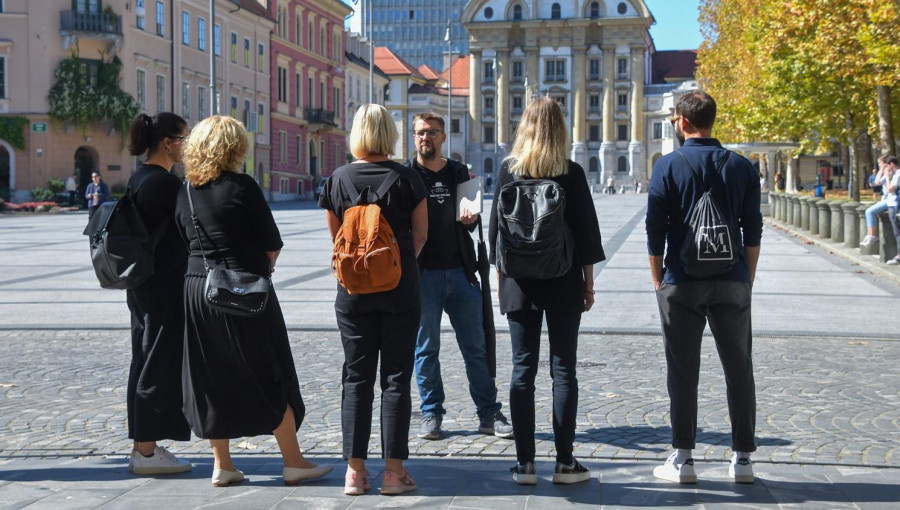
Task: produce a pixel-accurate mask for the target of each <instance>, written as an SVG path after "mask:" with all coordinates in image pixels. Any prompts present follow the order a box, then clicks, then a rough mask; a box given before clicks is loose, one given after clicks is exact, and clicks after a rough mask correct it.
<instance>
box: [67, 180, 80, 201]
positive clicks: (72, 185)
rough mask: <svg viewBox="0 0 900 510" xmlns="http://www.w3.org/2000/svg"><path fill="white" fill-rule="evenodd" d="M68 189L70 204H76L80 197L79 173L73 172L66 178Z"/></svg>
mask: <svg viewBox="0 0 900 510" xmlns="http://www.w3.org/2000/svg"><path fill="white" fill-rule="evenodd" d="M66 191H68V192H69V206H73V205H75V201H76V200H77V199H78V175H77V174H72V175H70V176H69V177H67V178H66Z"/></svg>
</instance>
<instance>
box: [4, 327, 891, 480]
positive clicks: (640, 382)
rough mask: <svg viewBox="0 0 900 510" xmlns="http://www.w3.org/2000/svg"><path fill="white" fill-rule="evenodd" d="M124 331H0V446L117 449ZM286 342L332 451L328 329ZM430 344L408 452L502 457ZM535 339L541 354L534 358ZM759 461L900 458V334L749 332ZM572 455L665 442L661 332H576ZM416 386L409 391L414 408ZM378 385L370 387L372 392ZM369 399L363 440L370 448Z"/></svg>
mask: <svg viewBox="0 0 900 510" xmlns="http://www.w3.org/2000/svg"><path fill="white" fill-rule="evenodd" d="M127 335H128V332H126V331H102V332H86V331H0V423H2V426H3V428H4V429H5V431H4V433H3V434H0V457H7V458H18V457H54V456H82V455H101V454H110V455H124V454H126V453H128V452H129V451H130V448H131V445H130V441H129V440H128V439H127V438H126V435H127V428H126V423H125V419H126V418H125V416H126V414H125V384H126V378H127V371H128V362H129V348H128V344H129V342H128V340H127ZM291 341H292V348H293V352H294V357H295V360H296V364H297V369H298V375H299V379H300V383H301V391H302V392H303V398H304V401H305V403H306V405H307V417H306V420H305V422H304V423H303V426H302V427H301V429H300V433H299V437H300V441H301V446H302V447H303V448H304V449H305V450H307V451H309V452H311V453H317V454H328V455H339V454H340V450H341V448H340V446H341V445H340V441H341V435H340V426H341V424H340V372H341V370H340V369H341V362H342V353H341V348H340V341H339V337H338V334H337V332H329V331H325V332H293V333H291ZM442 344H443V346H444V353H443V355H442V364H443V375H444V382H445V386H446V388H445V389H446V392H447V402H446V404H445V407H446V408H447V409H448V414H447V416H445V419H444V438H443V439H441V440H438V441H425V440H421V439H418V438H416V437H415V436H414V433H415V430H416V425H417V423H416V422H417V419H418V414H417V413H415V412H414V415H413V424H412V427H411V432H412V433H413V435H412V436H411V438H410V450H411V453H412V454H413V455H442V456H445V455H450V456H484V457H493V456H498V457H503V458H506V457H509V458H513V457H514V455H515V447H514V445H513V442H512V441H510V440H503V439H499V438H494V437H487V436H483V435H480V434H478V433H477V432H475V431H476V429H477V418H476V416H475V408H474V405H473V404H472V402H471V399H470V397H469V395H468V388H467V383H466V379H465V375H464V369H463V364H462V358H461V356H460V355H459V352H458V350H457V349H456V347H455V341H454V339H453V338H452V336H448V335H445V338H444V341H443V342H442ZM544 344H545V349H544V351H545V352H544V353H543V354H542V357H543V359H546V340H545V342H544ZM508 345H509V339H508V336H503V335H501V336H500V337H499V338H498V370H497V372H498V379H497V382H498V388H499V395H500V398H501V400H502V402H503V404H504V411H505V412H506V413H507V414H509V412H508V405H507V397H506V395H507V389H508V381H509V374H510V372H511V367H510V363H509V348H508ZM754 348H755V370H756V382H757V393H758V420H757V423H758V425H757V436H758V442H759V451H758V453H757V454H756V456H755V459H756V460H757V461H766V460H769V461H773V462H802V463H819V464H839V465H866V466H891V467H900V455H898V452H897V445H898V444H900V406H898V404H900V376H898V372H897V369H896V368H897V366H898V364H900V342H897V341H872V340H867V341H860V340H852V339H840V338H827V339H810V338H775V339H771V338H762V339H760V338H757V339H756V341H755V346H754ZM579 359H580V360H581V361H582V365H583V366H582V368H580V369H579V372H578V379H579V381H580V401H579V408H578V409H579V414H578V429H577V431H578V433H577V436H576V445H575V455H576V456H578V457H583V458H591V457H593V458H606V459H635V460H640V459H660V458H663V457H665V456H666V454H667V452H668V448H669V446H668V443H669V434H670V431H669V428H668V398H667V395H666V386H665V361H664V356H663V349H662V341H661V339H659V338H658V337H654V336H614V335H583V336H582V337H581V347H580V349H579ZM417 398H418V396H417V394H416V392H415V391H413V408H414V409H417V403H418V400H417ZM376 399H377V394H376ZM536 405H537V417H538V423H537V440H538V444H537V452H538V455H539V456H551V457H552V455H553V450H554V449H553V437H552V427H551V417H550V414H551V398H550V381H549V371H548V369H547V367H546V364H542V368H541V371H540V373H539V377H538V388H537V392H536ZM377 415H378V402H377V400H376V402H375V418H374V422H375V424H376V426H375V427H373V436H372V439H371V442H370V445H371V446H370V448H371V450H370V452H371V456H373V457H376V456H378V455H379V442H380V441H379V430H378V426H377V423H378V416H377ZM699 428H700V431H699V433H698V445H697V446H698V448H697V450H695V454H694V456H695V457H698V458H703V459H706V460H724V459H726V458H728V457H729V456H730V450H729V445H730V443H731V439H730V426H729V423H728V413H727V406H726V403H725V392H724V379H723V376H722V371H721V368H720V365H719V362H718V358H717V356H716V353H715V347H714V345H713V341H712V339H711V338H708V339H705V340H704V348H703V362H702V374H701V387H700V402H699ZM172 449H173V450H174V451H176V452H182V453H191V454H194V453H197V454H208V453H209V449H208V443H206V442H205V441H202V440H199V439H196V438H195V439H194V440H192V441H191V442H185V443H175V444H173V445H172ZM233 449H234V451H235V453H237V454H266V455H275V454H277V452H278V450H277V445H276V443H275V441H274V439H273V438H272V437H271V436H259V437H254V438H244V439H239V440H235V441H234V442H233Z"/></svg>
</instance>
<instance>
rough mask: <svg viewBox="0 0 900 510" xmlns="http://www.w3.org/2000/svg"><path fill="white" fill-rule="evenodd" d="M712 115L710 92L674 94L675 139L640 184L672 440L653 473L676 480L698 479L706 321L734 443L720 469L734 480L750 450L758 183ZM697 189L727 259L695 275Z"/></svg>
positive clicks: (746, 476) (745, 477) (748, 468)
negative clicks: (713, 209) (690, 243)
mask: <svg viewBox="0 0 900 510" xmlns="http://www.w3.org/2000/svg"><path fill="white" fill-rule="evenodd" d="M715 119H716V102H715V100H713V98H712V97H710V96H709V94H706V93H705V92H702V91H700V90H691V91H688V92H686V93H685V94H684V95H682V96H681V97H679V98H678V100H677V101H676V103H675V115H674V116H673V117H672V118H671V119H669V120H670V121H671V122H672V125H673V126H674V127H675V136H676V137H677V138H678V141H679V142H681V145H682V147H681V149H679V150H678V151H676V152H675V153H672V154H667V155H665V156H663V157H662V158H660V159H659V161H657V163H656V164H655V165H654V167H653V175H652V177H651V179H650V186H649V189H648V193H649V197H648V200H647V250H648V252H649V254H650V269H651V274H652V277H653V285H654V287H655V288H656V299H657V302H658V304H659V312H660V319H661V321H662V332H663V341H664V345H665V351H666V365H667V367H668V373H667V385H668V389H669V399H670V420H671V424H672V436H673V437H672V446H673V447H674V448H675V451H674V452H672V454H671V455H670V456H669V458H668V460H666V462H665V464H663V465H662V466H658V467H656V468H655V469H654V470H653V475H654V476H656V477H657V478H661V479H663V480H667V481H670V482H675V483H696V482H697V474H696V472H695V471H694V460H693V458H692V457H691V450H692V449H693V448H694V446H695V441H696V436H697V386H698V382H699V373H700V342H701V338H702V336H703V330H704V328H705V327H706V324H707V321H708V323H709V327H710V330H711V331H712V334H713V337H714V338H715V341H716V348H717V349H718V352H719V358H720V360H721V362H722V367H723V369H724V372H725V384H726V392H727V395H728V414H729V417H730V418H731V440H732V442H731V448H732V450H733V452H734V453H733V455H732V458H731V466H730V468H729V476H731V477H732V478H733V479H734V481H735V482H738V483H753V480H754V476H753V465H752V464H751V463H750V453H751V452H753V451H755V450H756V444H755V441H754V434H755V429H756V386H755V383H754V379H753V361H752V357H751V345H752V338H751V336H752V330H751V327H750V301H751V288H752V286H753V280H754V278H755V276H756V263H757V260H758V259H759V245H760V237H761V235H762V215H761V214H760V209H759V202H760V188H759V179H758V177H757V174H756V171H755V170H754V168H753V164H752V163H750V161H749V160H747V159H746V158H744V157H742V156H739V155H737V154H734V153H731V152H730V151H728V150H726V149H724V148H723V147H722V145H721V144H720V143H719V141H718V140H716V139H715V138H712V137H711V136H712V128H713V123H714V122H715ZM706 190H710V192H711V194H712V197H713V198H714V200H715V201H716V203H717V205H718V209H719V212H720V214H721V217H722V219H723V220H724V223H725V224H727V230H728V231H730V232H731V233H733V234H734V235H731V236H730V238H731V239H732V240H733V242H732V243H731V244H732V250H731V251H732V252H733V253H732V254H731V255H732V256H733V257H734V260H735V262H734V264H733V265H732V266H731V267H730V268H728V269H727V270H725V271H724V272H723V273H720V274H716V275H714V276H711V277H708V278H698V277H696V276H691V275H689V274H687V272H686V270H685V267H684V266H683V264H682V261H681V258H680V254H681V246H682V242H683V238H684V232H685V231H686V230H687V229H688V228H689V225H690V224H691V214H692V212H693V211H694V210H695V208H696V206H697V202H698V201H699V200H700V198H701V196H702V195H703V194H704V191H706ZM717 228H718V229H723V230H724V229H725V227H724V226H722V225H720V226H718V227H717ZM739 233H740V234H742V235H737V234H739ZM725 235H728V232H727V231H726V232H725ZM718 239H719V237H716V236H712V237H707V238H704V242H705V243H706V244H707V245H710V246H712V245H713V244H715V242H717V240H718ZM741 241H743V242H741ZM710 246H708V248H709V247H710ZM716 253H717V254H719V253H722V252H720V251H716ZM664 255H665V260H663V256H664ZM697 256H698V257H699V253H698V254H697ZM695 274H696V273H695Z"/></svg>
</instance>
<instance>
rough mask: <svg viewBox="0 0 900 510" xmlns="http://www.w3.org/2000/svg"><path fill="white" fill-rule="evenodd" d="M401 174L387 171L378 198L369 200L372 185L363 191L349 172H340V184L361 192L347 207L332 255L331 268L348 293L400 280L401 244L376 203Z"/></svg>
mask: <svg viewBox="0 0 900 510" xmlns="http://www.w3.org/2000/svg"><path fill="white" fill-rule="evenodd" d="M399 178H400V174H399V173H397V172H391V173H390V174H388V176H387V178H386V179H385V180H384V182H383V183H382V184H381V187H379V188H378V191H377V192H376V193H375V195H376V196H375V198H374V199H373V200H368V198H370V197H369V195H370V194H371V193H370V190H369V188H365V189H364V190H363V191H362V192H361V193H360V192H358V191H357V190H356V185H354V184H353V181H352V180H351V179H350V176H349V175H348V174H347V173H346V172H342V173H341V174H339V183H340V185H341V186H344V189H346V190H347V191H348V192H351V196H352V193H357V194H358V196H357V198H356V202H355V203H356V205H354V206H353V207H350V208H348V209H347V210H346V211H344V219H343V222H342V223H341V226H340V228H339V229H338V231H337V235H336V236H335V237H334V252H333V253H332V255H331V272H332V274H334V276H335V278H337V280H338V282H339V283H340V284H341V286H342V287H344V288H345V289H347V293H348V294H372V293H374V292H384V291H387V290H392V289H394V288H396V287H397V285H399V284H400V276H401V275H402V272H403V266H402V265H401V262H400V245H399V244H398V243H397V238H396V237H395V236H394V230H393V229H392V228H391V225H390V224H389V223H388V222H387V220H386V219H385V217H384V216H383V215H382V214H381V206H379V205H378V203H377V202H379V201H380V200H381V199H382V198H383V197H385V196H386V195H387V193H388V190H390V189H391V186H393V185H394V183H395V182H397V179H399Z"/></svg>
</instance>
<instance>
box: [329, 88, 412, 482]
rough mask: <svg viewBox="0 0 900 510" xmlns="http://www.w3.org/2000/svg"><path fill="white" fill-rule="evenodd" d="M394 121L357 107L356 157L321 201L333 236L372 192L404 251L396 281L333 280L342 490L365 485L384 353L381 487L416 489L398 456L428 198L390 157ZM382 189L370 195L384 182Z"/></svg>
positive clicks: (405, 439)
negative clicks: (340, 352) (369, 284)
mask: <svg viewBox="0 0 900 510" xmlns="http://www.w3.org/2000/svg"><path fill="white" fill-rule="evenodd" d="M397 138H398V134H397V128H396V127H395V126H394V121H393V120H391V116H390V114H389V113H388V112H387V110H386V109H385V108H384V107H383V106H380V105H376V104H367V105H363V106H362V107H360V109H359V110H357V112H356V115H355V117H354V119H353V129H352V130H351V131H350V152H351V153H352V154H353V156H354V157H355V158H356V159H357V160H356V161H355V162H353V163H351V164H349V165H344V166H342V167H340V168H338V169H337V170H335V171H334V173H333V174H332V176H331V178H330V179H328V183H327V184H326V185H325V189H324V190H323V191H322V195H321V196H320V197H319V207H322V208H323V209H325V210H326V211H327V212H326V219H327V221H328V229H329V230H330V232H331V237H332V241H333V240H334V238H335V237H336V236H337V234H338V230H339V229H340V227H341V224H342V223H343V221H344V213H345V212H346V211H347V210H348V209H349V208H351V207H353V206H355V205H357V203H358V202H359V200H360V199H362V200H363V202H362V203H360V204H359V205H362V204H363V203H365V204H368V203H370V202H369V201H370V200H374V201H375V203H376V204H377V205H379V206H380V208H381V213H380V214H381V215H382V217H383V218H384V219H385V220H386V221H387V223H388V224H389V225H390V227H391V230H393V233H394V236H395V238H396V242H397V245H399V250H400V254H401V260H400V266H401V272H402V274H401V275H400V279H399V283H398V284H397V286H396V287H395V288H393V289H392V290H385V291H381V292H371V293H364V294H360V293H354V294H350V293H349V292H348V291H347V289H346V288H344V287H343V286H341V285H340V284H338V287H337V297H336V298H335V300H334V311H335V316H336V318H337V324H338V329H339V330H340V332H341V343H342V344H343V346H344V368H343V376H342V379H341V383H342V388H343V395H342V398H341V428H342V429H343V435H344V459H346V460H347V473H346V475H345V477H344V493H345V494H349V495H359V494H364V493H365V492H366V491H367V490H368V489H369V487H370V478H369V472H368V471H367V470H366V466H365V461H366V458H367V457H368V452H369V437H370V435H371V431H372V401H373V399H374V396H375V394H374V386H375V381H376V372H377V371H378V368H379V357H380V358H381V360H380V364H381V370H380V372H381V451H382V456H383V457H384V458H385V467H386V470H385V472H384V479H383V482H382V486H381V493H382V494H402V493H404V492H410V491H414V490H416V482H415V480H413V478H412V476H410V474H409V471H407V470H406V468H404V467H403V461H404V460H406V459H408V458H409V422H410V418H411V413H412V409H411V407H412V400H411V397H410V381H411V378H412V373H413V359H414V355H415V348H416V331H417V330H418V327H419V315H420V305H419V299H418V296H419V268H418V265H417V264H416V257H417V256H418V255H419V253H420V252H421V251H422V246H424V245H425V239H426V237H427V235H428V200H427V198H426V197H427V192H426V190H425V185H424V184H422V178H421V177H419V175H418V174H417V173H416V172H415V170H413V169H411V168H409V167H406V166H403V165H402V164H400V163H395V162H393V161H391V160H390V155H391V153H392V152H393V150H394V145H395V143H396V142H397ZM388 179H393V180H394V182H393V184H391V185H390V186H389V188H388V189H387V191H386V195H385V196H373V195H374V194H377V190H378V189H379V188H381V187H382V186H385V185H386V184H387V183H388Z"/></svg>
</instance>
